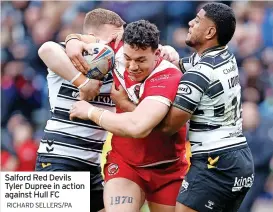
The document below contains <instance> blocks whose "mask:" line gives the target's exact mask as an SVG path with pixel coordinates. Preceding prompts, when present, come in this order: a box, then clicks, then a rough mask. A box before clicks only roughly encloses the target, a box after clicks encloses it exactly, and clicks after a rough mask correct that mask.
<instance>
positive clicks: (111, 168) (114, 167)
mask: <svg viewBox="0 0 273 212" xmlns="http://www.w3.org/2000/svg"><path fill="white" fill-rule="evenodd" d="M118 170H119V169H118V164H115V163H111V164H110V165H109V166H108V174H109V175H115V174H116V173H118Z"/></svg>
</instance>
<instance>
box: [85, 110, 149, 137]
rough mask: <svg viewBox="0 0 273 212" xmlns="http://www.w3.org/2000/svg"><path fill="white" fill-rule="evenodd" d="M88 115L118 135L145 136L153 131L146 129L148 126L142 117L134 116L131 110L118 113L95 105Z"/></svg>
mask: <svg viewBox="0 0 273 212" xmlns="http://www.w3.org/2000/svg"><path fill="white" fill-rule="evenodd" d="M88 117H89V119H91V120H92V121H94V122H96V123H97V124H98V125H100V126H101V127H103V128H104V129H106V130H107V131H109V132H111V133H113V134H114V135H118V136H123V137H133V138H144V137H146V136H147V135H148V134H149V133H150V132H151V129H145V128H147V127H145V125H144V124H142V123H141V119H140V118H136V117H135V116H133V114H132V113H131V112H127V113H119V114H117V113H112V112H110V111H105V110H103V109H100V108H96V107H94V109H93V112H92V114H91V115H89V116H88Z"/></svg>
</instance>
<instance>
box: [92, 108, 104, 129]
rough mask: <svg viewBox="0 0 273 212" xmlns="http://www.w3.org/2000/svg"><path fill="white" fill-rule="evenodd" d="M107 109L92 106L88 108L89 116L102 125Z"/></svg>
mask: <svg viewBox="0 0 273 212" xmlns="http://www.w3.org/2000/svg"><path fill="white" fill-rule="evenodd" d="M106 111H107V110H104V109H102V108H98V107H94V106H90V108H89V109H88V118H89V119H90V120H92V121H94V122H95V123H96V124H97V125H99V126H101V124H102V118H103V115H104V114H105V113H106Z"/></svg>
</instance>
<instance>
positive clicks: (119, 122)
mask: <svg viewBox="0 0 273 212" xmlns="http://www.w3.org/2000/svg"><path fill="white" fill-rule="evenodd" d="M156 98H158V99H160V98H161V100H160V101H159V100H155V99H153V98H148V97H147V98H145V99H144V100H143V101H141V103H140V104H139V105H138V106H137V107H136V108H135V110H134V111H133V112H127V113H119V114H116V113H112V112H110V111H108V110H104V109H101V108H97V107H94V106H92V105H91V104H89V103H87V102H85V101H80V102H76V103H75V104H74V105H73V107H72V109H71V111H70V118H71V119H73V118H74V117H78V118H80V119H91V120H92V121H94V122H95V123H97V124H98V125H100V126H102V127H103V128H104V129H106V130H107V131H109V132H111V133H113V134H115V135H120V136H126V137H133V138H143V137H146V136H148V135H149V134H150V132H151V131H152V130H153V128H154V127H155V126H156V125H158V124H159V123H160V122H161V121H162V119H163V118H164V117H165V116H166V114H167V112H168V110H169V105H170V101H169V100H168V99H167V98H165V97H156ZM155 108H156V109H155Z"/></svg>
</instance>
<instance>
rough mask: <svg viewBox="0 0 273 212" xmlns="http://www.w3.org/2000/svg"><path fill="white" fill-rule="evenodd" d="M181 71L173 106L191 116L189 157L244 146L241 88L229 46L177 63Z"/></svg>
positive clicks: (213, 49)
mask: <svg viewBox="0 0 273 212" xmlns="http://www.w3.org/2000/svg"><path fill="white" fill-rule="evenodd" d="M179 64H180V68H181V70H182V71H183V72H184V76H183V77H182V78H181V81H180V84H179V87H178V91H177V95H176V99H175V102H174V104H173V105H174V106H175V107H177V108H180V109H181V110H184V111H186V112H188V113H191V114H192V117H191V119H190V123H189V140H190V142H191V151H192V155H193V156H194V155H199V154H203V153H210V152H216V151H220V150H225V149H229V148H233V147H238V146H242V145H246V139H245V137H244V136H243V134H242V118H241V110H242V109H241V86H240V83H239V73H238V67H237V63H236V59H235V57H234V55H233V54H232V53H231V52H229V50H228V47H227V46H226V47H225V48H224V47H217V48H212V49H209V50H208V51H206V52H205V53H203V54H202V56H200V57H199V56H198V55H197V54H196V53H194V54H193V55H192V56H191V57H189V58H183V59H181V60H180V63H179Z"/></svg>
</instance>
